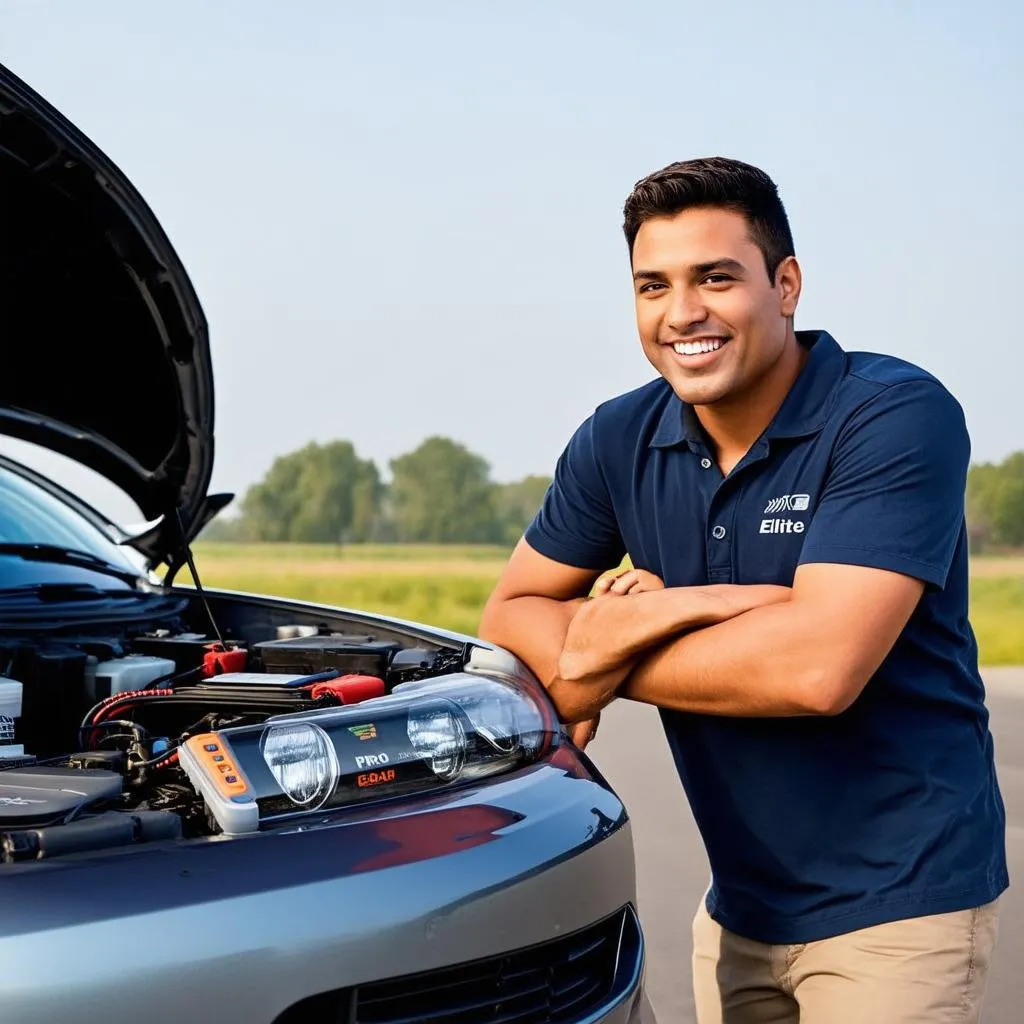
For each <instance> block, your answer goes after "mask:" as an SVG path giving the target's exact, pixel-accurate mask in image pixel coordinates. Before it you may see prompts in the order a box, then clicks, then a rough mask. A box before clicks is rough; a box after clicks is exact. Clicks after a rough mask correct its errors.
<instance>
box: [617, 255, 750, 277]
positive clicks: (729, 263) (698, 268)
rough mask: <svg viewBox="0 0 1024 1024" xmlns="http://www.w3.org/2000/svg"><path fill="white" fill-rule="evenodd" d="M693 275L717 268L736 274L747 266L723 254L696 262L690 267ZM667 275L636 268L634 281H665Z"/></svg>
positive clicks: (709, 272)
mask: <svg viewBox="0 0 1024 1024" xmlns="http://www.w3.org/2000/svg"><path fill="white" fill-rule="evenodd" d="M689 269H690V276H691V277H702V276H703V275H704V274H711V273H714V271H716V270H731V271H732V272H733V273H734V274H742V273H743V272H744V271H745V270H746V267H744V266H743V264H742V263H740V262H739V261H738V260H734V259H730V258H729V257H727V256H723V257H722V258H721V259H718V260H709V261H708V262H707V263H695V264H694V265H693V266H691V267H690V268H689ZM666 277H667V275H666V274H665V273H664V272H663V271H661V270H636V271H634V272H633V280H634V281H664V280H665V279H666Z"/></svg>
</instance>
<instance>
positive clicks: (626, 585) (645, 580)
mask: <svg viewBox="0 0 1024 1024" xmlns="http://www.w3.org/2000/svg"><path fill="white" fill-rule="evenodd" d="M664 589H665V584H664V583H663V582H662V581H661V579H660V578H659V577H658V576H655V575H654V573H653V572H648V571H647V570H646V569H625V570H623V571H622V572H614V573H609V574H608V575H606V576H602V577H601V578H600V579H599V580H598V581H597V583H595V584H594V597H600V596H601V595H602V594H622V595H626V594H646V593H648V592H650V591H652V590H664Z"/></svg>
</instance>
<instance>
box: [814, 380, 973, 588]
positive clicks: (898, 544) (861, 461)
mask: <svg viewBox="0 0 1024 1024" xmlns="http://www.w3.org/2000/svg"><path fill="white" fill-rule="evenodd" d="M970 455H971V451H970V439H969V437H968V433H967V426H966V423H965V421H964V415H963V410H962V409H961V408H960V405H959V403H958V402H957V401H956V399H955V398H953V396H952V395H951V394H950V393H949V392H948V391H946V390H945V388H943V387H942V385H941V384H939V383H938V382H937V381H934V380H930V379H921V380H914V381H907V382H905V383H901V384H895V385H892V386H890V387H888V388H887V389H886V390H885V391H883V392H881V393H880V394H879V395H877V396H875V398H873V399H872V400H871V401H870V402H868V403H866V404H865V405H864V406H862V407H861V408H860V409H859V410H858V411H857V412H856V413H855V414H854V415H853V416H852V417H851V418H850V420H849V422H848V423H847V424H846V426H845V427H844V429H843V432H842V434H841V435H840V437H839V439H838V440H837V443H836V447H835V449H834V451H833V453H832V460H831V465H830V469H829V473H828V476H827V477H826V480H825V484H824V489H823V491H822V494H821V495H820V497H819V500H818V504H817V507H816V509H815V512H814V515H813V517H812V518H811V521H810V523H809V524H808V528H807V536H806V538H805V540H804V544H803V548H802V551H801V555H800V563H801V564H802V565H803V564H808V563H811V562H841V563H845V564H850V565H864V566H869V567H872V568H876V569H887V570H890V571H892V572H898V573H902V574H904V575H906V576H913V577H914V578H916V579H920V580H922V581H924V582H925V584H927V585H930V586H931V587H933V588H938V589H941V588H942V587H944V586H945V583H946V577H947V575H948V573H949V569H950V565H951V563H952V560H953V557H954V554H955V552H956V548H957V543H958V541H959V540H960V537H961V534H962V531H963V528H964V490H965V487H966V484H967V469H968V466H969V463H970Z"/></svg>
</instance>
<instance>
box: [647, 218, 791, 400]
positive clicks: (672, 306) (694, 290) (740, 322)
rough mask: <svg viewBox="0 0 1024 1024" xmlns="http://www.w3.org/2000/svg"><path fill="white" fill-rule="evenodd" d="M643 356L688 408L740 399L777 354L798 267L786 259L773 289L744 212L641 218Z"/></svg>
mask: <svg viewBox="0 0 1024 1024" xmlns="http://www.w3.org/2000/svg"><path fill="white" fill-rule="evenodd" d="M633 285H634V295H635V298H636V319H637V327H638V329H639V332H640V340H641V342H642V343H643V347H644V354H645V355H646V356H647V358H648V359H649V360H650V361H651V363H652V365H653V366H654V368H655V369H656V370H657V371H658V372H659V373H660V374H661V375H662V376H663V377H664V378H665V379H666V380H667V381H668V382H669V384H670V385H671V386H672V390H673V391H675V393H676V394H677V395H678V396H679V397H680V398H681V399H682V400H683V401H684V402H688V403H690V404H692V405H712V404H714V403H726V404H728V403H729V402H730V400H735V399H741V398H742V397H743V396H744V395H745V394H747V393H748V392H749V391H750V389H751V388H752V387H756V385H757V383H758V382H759V381H760V380H761V379H762V378H764V377H765V375H766V374H769V373H770V371H771V369H772V367H773V366H774V365H775V363H776V362H777V361H778V359H779V358H780V357H781V355H782V354H783V351H784V349H785V345H786V338H787V336H788V330H789V324H788V321H787V318H788V317H792V315H793V313H794V312H795V310H796V304H797V300H798V298H799V293H800V271H799V268H798V267H797V265H796V261H795V260H794V259H788V260H785V261H783V263H782V264H781V265H780V267H779V270H778V271H777V273H776V281H775V284H774V286H773V285H772V283H771V282H770V281H769V279H768V272H767V269H766V267H765V262H764V256H763V255H762V254H761V250H760V249H759V248H758V247H757V246H756V245H755V244H754V242H753V241H751V239H750V236H749V233H748V228H747V222H746V219H745V218H744V217H743V215H742V214H740V213H736V212H734V211H732V210H723V209H719V208H715V207H698V208H695V209H689V210H684V211H683V212H682V213H679V214H676V215H675V216H672V217H655V218H652V219H651V220H647V221H645V222H644V223H643V224H642V225H641V227H640V231H639V233H638V234H637V236H636V241H635V242H634V244H633Z"/></svg>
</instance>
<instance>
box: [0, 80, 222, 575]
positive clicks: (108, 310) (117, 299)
mask: <svg viewBox="0 0 1024 1024" xmlns="http://www.w3.org/2000/svg"><path fill="white" fill-rule="evenodd" d="M0 196H3V223H2V228H0V236H2V243H0V245H2V257H0V318H2V329H0V346H2V352H3V359H2V370H0V433H4V434H9V435H11V436H14V437H19V438H21V439H23V440H26V441H30V442H32V443H34V444H38V445H42V446H44V447H46V448H49V449H51V450H53V451H56V452H60V453H61V454H62V455H65V456H68V457H69V458H72V459H74V460H75V461H77V462H79V463H81V464H83V465H85V466H88V467H89V468H90V469H93V470H95V471H96V472H98V473H100V474H102V475H103V476H105V477H106V478H107V479H109V480H110V481H112V482H113V483H114V484H116V485H117V486H118V487H120V488H121V489H122V490H123V491H124V492H125V493H127V494H128V495H129V496H130V497H131V498H132V500H133V501H135V503H136V504H137V505H138V506H139V509H140V510H141V512H142V514H143V515H144V516H145V517H146V520H147V522H150V523H153V524H154V525H152V526H151V528H150V529H148V530H147V531H146V532H145V533H144V534H142V535H140V536H138V537H135V538H132V539H131V540H130V541H128V543H130V544H132V546H134V547H136V548H138V549H139V550H140V551H142V552H143V553H144V554H145V555H146V556H147V558H149V559H150V561H151V563H152V564H153V565H156V564H159V563H161V562H166V563H167V564H168V565H170V566H171V568H172V570H173V569H177V568H178V567H179V566H180V565H181V563H182V561H183V560H184V551H185V545H186V544H187V543H188V542H189V541H191V540H192V538H193V537H194V536H195V535H196V534H197V533H198V532H199V531H200V530H201V529H202V528H203V526H204V525H205V524H206V523H207V522H208V521H209V520H210V519H211V518H212V516H213V515H214V514H215V513H216V512H217V511H218V510H219V509H221V508H223V507H224V505H226V504H227V503H228V502H229V501H230V500H231V497H232V495H213V496H209V495H207V488H208V487H209V483H210V475H211V473H212V470H213V371H212V366H211V361H210V348H209V337H208V331H207V324H206V318H205V317H204V315H203V311H202V308H201V307H200V305H199V299H198V298H197V296H196V293H195V291H194V290H193V288H192V284H191V282H190V281H189V279H188V275H187V274H186V272H185V269H184V267H183V266H182V264H181V261H180V260H179V259H178V257H177V255H176V254H175V252H174V250H173V248H172V247H171V244H170V242H169V241H168V239H167V236H166V235H165V234H164V232H163V230H162V229H161V227H160V225H159V224H158V223H157V220H156V218H155V217H154V216H153V213H152V211H151V210H150V209H149V207H148V206H147V205H146V203H145V201H144V200H143V199H142V197H141V196H140V195H139V194H138V192H136V191H135V189H134V188H133V187H132V185H131V183H130V182H129V181H128V180H127V179H126V178H125V177H124V175H123V174H122V173H121V172H120V171H119V170H118V169H117V168H116V167H115V166H114V164H113V163H112V162H111V161H110V160H109V159H108V158H107V157H106V156H104V154H103V153H101V152H100V151H99V150H98V149H97V148H96V147H95V146H94V145H93V144H92V143H91V142H90V141H89V140H88V139H87V138H86V137H85V136H84V135H83V134H82V133H81V132H80V131H78V129H77V128H75V126H74V125H72V124H71V123H70V122H69V121H67V120H66V119H65V118H64V117H63V116H62V115H61V114H60V113H59V112H58V111H56V110H55V109H54V108H53V107H52V106H50V104H49V103H47V102H46V100H44V99H43V98H42V97H41V96H39V95H38V94H37V93H36V92H34V91H33V90H32V89H30V88H29V87H28V86H27V85H25V83H24V82H22V81H21V80H20V79H18V78H17V77H16V76H15V75H14V74H12V73H11V72H10V71H8V70H7V69H6V68H5V67H3V66H2V65H0Z"/></svg>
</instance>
